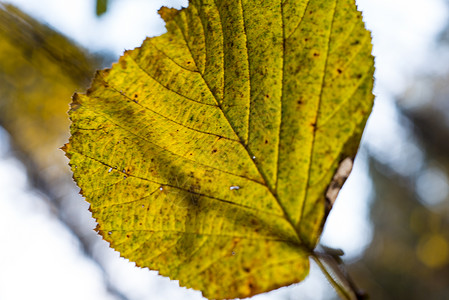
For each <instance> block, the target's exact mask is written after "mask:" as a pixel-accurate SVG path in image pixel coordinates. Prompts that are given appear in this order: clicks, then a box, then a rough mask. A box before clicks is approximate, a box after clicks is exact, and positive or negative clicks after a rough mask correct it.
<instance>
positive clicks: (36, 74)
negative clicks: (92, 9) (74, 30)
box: [0, 4, 98, 178]
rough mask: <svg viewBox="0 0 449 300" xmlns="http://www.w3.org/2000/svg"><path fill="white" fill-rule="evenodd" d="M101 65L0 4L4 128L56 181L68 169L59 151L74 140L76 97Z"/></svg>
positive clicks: (0, 121) (0, 99)
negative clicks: (70, 116) (71, 119)
mask: <svg viewBox="0 0 449 300" xmlns="http://www.w3.org/2000/svg"><path fill="white" fill-rule="evenodd" d="M95 65H98V64H97V63H95V64H94V60H93V59H90V58H88V57H87V56H86V53H85V52H84V51H82V50H80V49H79V48H78V47H77V46H75V45H74V44H73V42H71V41H69V40H68V39H67V38H65V37H64V36H62V35H61V34H58V33H56V32H55V31H54V30H52V29H50V28H48V27H46V26H44V25H42V24H40V23H39V22H37V21H35V20H33V19H32V18H30V17H29V16H27V15H26V14H24V13H22V12H21V11H19V10H18V9H16V8H14V7H13V6H11V5H6V4H0V124H1V125H2V126H3V127H4V128H5V129H6V130H7V131H8V132H9V134H10V135H11V137H12V140H13V143H14V145H15V146H16V148H17V149H18V150H20V152H22V154H25V155H26V156H27V157H28V158H29V159H30V160H31V162H32V163H33V164H35V165H36V166H37V169H39V170H49V168H51V172H54V173H53V174H52V175H51V176H52V177H53V178H57V176H59V172H61V170H66V168H64V167H63V166H64V164H65V160H64V158H63V157H62V156H61V152H60V150H58V148H59V147H60V146H61V145H62V144H63V143H64V141H65V140H66V139H67V137H68V127H69V120H68V117H67V111H68V108H69V106H68V104H69V102H70V98H71V95H72V94H73V91H74V90H76V89H80V88H83V87H84V86H85V85H86V84H87V83H88V82H89V81H90V79H89V78H90V77H91V76H92V74H93V71H92V69H93V68H94V66H95ZM52 166H53V167H52ZM54 166H57V167H56V168H54ZM48 175H49V174H48Z"/></svg>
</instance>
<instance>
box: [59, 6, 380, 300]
mask: <svg viewBox="0 0 449 300" xmlns="http://www.w3.org/2000/svg"><path fill="white" fill-rule="evenodd" d="M160 14H161V16H162V17H163V19H164V20H165V21H166V27H167V33H165V34H164V35H162V36H159V37H154V38H148V39H146V40H145V41H144V43H143V44H142V46H141V47H140V48H137V49H135V50H132V51H126V52H125V54H124V55H123V56H122V57H121V58H120V60H119V62H118V63H117V64H115V65H113V67H112V68H111V69H107V70H103V71H99V72H98V73H97V74H96V76H95V79H94V81H93V83H92V86H91V88H90V89H89V90H88V91H87V93H86V94H84V95H82V94H75V95H74V97H73V103H72V108H71V111H70V117H71V120H72V122H73V123H72V126H71V132H72V137H71V139H70V142H69V143H68V144H67V145H66V146H65V151H66V152H67V155H68V156H69V158H70V164H71V166H72V170H73V172H74V177H75V179H76V181H77V183H78V185H79V186H80V187H81V192H82V194H83V195H84V196H85V197H86V199H87V201H89V203H90V204H91V211H92V214H93V216H94V217H95V218H96V220H97V222H98V227H97V230H98V231H99V233H100V234H101V235H103V237H104V238H105V239H106V240H107V241H109V242H110V244H111V246H112V247H113V248H114V249H116V250H117V251H119V252H120V253H121V255H122V256H123V257H126V258H128V259H130V260H131V261H134V262H136V264H137V265H138V266H141V267H148V268H150V269H153V270H158V271H159V273H160V274H162V275H165V276H169V277H170V278H172V279H175V280H179V282H180V285H182V286H186V287H191V288H194V289H197V290H201V291H202V292H203V294H204V295H205V296H206V297H209V298H220V299H221V298H235V297H247V296H251V295H254V294H257V293H261V292H265V291H269V290H272V289H274V288H277V287H280V286H284V285H288V284H291V283H295V282H299V281H301V280H302V279H303V278H304V277H305V276H306V275H307V274H308V270H309V258H308V257H309V255H310V254H311V253H312V251H313V249H314V247H315V245H316V243H317V241H318V238H319V235H320V233H321V230H322V227H323V224H324V219H325V215H326V191H327V190H328V186H329V184H330V183H331V181H332V178H333V176H334V174H335V172H336V170H337V168H338V166H339V163H340V162H341V161H343V159H345V158H346V157H354V155H355V153H356V150H357V147H358V143H359V140H360V136H361V133H362V131H363V127H364V124H365V122H366V119H367V117H368V115H369V112H370V111H371V107H372V103H373V96H372V92H371V90H372V85H373V70H374V67H373V58H372V56H371V40H370V34H369V32H368V31H367V30H365V28H364V24H363V21H362V16H361V13H360V12H358V11H357V9H356V6H355V4H354V1H353V0H339V1H337V0H334V1H329V0H309V1H307V0H297V1H294V0H291V1H266V0H264V1H260V0H259V1H247V0H241V1H230V0H223V1H212V0H202V1H200V0H192V1H190V4H189V7H188V8H184V9H182V10H180V11H178V10H175V9H168V8H162V9H161V10H160ZM336 177H338V176H336Z"/></svg>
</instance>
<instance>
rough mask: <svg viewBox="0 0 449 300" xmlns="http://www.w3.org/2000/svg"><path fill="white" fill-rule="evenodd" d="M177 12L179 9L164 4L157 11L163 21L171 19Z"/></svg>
mask: <svg viewBox="0 0 449 300" xmlns="http://www.w3.org/2000/svg"><path fill="white" fill-rule="evenodd" d="M178 12H179V10H177V9H175V8H169V7H166V6H162V7H161V8H160V9H159V11H158V13H159V15H160V16H161V18H162V19H163V20H164V21H165V22H169V21H171V20H173V18H174V17H175V16H176V15H177V14H178Z"/></svg>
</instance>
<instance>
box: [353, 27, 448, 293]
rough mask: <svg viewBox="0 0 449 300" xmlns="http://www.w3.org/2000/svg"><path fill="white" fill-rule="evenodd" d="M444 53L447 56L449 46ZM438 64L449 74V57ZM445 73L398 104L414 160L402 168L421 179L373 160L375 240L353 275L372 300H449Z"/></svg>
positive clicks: (422, 80)
mask: <svg viewBox="0 0 449 300" xmlns="http://www.w3.org/2000/svg"><path fill="white" fill-rule="evenodd" d="M447 26H449V24H448V25H447ZM448 29H449V28H448ZM448 29H446V31H448ZM439 47H440V48H439V50H441V51H443V53H445V52H447V49H448V40H447V39H446V40H442V41H440V45H439ZM442 57H443V58H444V56H442ZM438 63H439V64H440V65H441V66H445V68H448V65H449V61H447V57H446V59H442V60H441V61H439V62H438ZM432 67H433V68H435V67H434V66H432ZM440 72H441V73H440V74H439V75H428V76H421V77H418V78H416V79H415V81H414V82H411V83H410V88H409V90H408V91H407V92H406V93H405V94H404V95H403V96H402V97H401V98H400V99H398V105H397V106H398V109H399V112H400V114H401V117H402V126H404V128H405V131H406V132H407V134H408V136H407V141H408V143H409V144H407V145H409V147H407V145H404V146H403V149H402V151H403V153H404V156H406V157H410V158H411V159H408V160H407V161H403V162H398V163H399V164H401V163H402V164H407V165H414V166H413V167H412V168H406V169H407V170H413V171H408V172H404V170H397V169H395V168H394V167H393V166H391V165H388V164H386V163H384V162H383V160H382V157H378V156H377V155H372V156H371V158H370V174H371V178H372V182H373V184H374V195H373V203H372V207H371V220H372V223H373V228H374V239H373V241H372V243H371V245H370V246H369V247H368V248H367V250H366V252H365V254H364V255H363V257H362V258H361V259H360V260H359V261H357V262H355V263H354V264H353V265H352V266H351V268H350V270H351V273H352V274H353V275H354V277H355V278H357V282H358V283H359V285H360V286H362V287H363V288H364V289H365V290H366V291H367V292H368V294H369V295H370V297H371V299H385V300H390V299H391V300H393V299H410V300H421V299H432V300H434V299H435V300H445V299H448V297H449V181H448V178H449V102H448V99H449V89H448V87H449V85H448V82H449V70H446V71H440ZM423 73H426V70H423ZM441 74H443V75H441ZM410 143H413V145H414V147H416V148H414V147H410ZM417 151H418V152H417ZM416 152H417V153H416ZM407 153H414V154H413V155H407ZM398 159H399V160H400V159H401V158H400V157H398Z"/></svg>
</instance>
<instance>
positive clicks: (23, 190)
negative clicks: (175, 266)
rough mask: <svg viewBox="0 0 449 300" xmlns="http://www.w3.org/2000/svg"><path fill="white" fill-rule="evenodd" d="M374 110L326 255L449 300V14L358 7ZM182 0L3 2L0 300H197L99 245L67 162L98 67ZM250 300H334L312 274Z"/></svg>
mask: <svg viewBox="0 0 449 300" xmlns="http://www.w3.org/2000/svg"><path fill="white" fill-rule="evenodd" d="M357 4H358V7H359V9H360V10H362V12H363V15H364V20H365V21H366V24H367V27H368V28H369V29H370V30H371V32H372V36H373V44H374V50H373V51H374V55H375V56H376V73H375V79H376V83H375V90H374V93H375V95H376V100H375V105H374V109H373V113H372V115H371V117H370V119H369V121H368V125H367V128H366V131H365V134H364V137H363V142H362V145H361V147H360V151H359V154H358V156H357V159H356V163H355V166H354V170H353V172H352V174H351V176H350V177H349V179H348V181H347V183H346V184H345V186H344V188H343V190H342V191H341V193H340V195H339V197H338V200H337V202H336V204H335V206H334V208H333V210H332V211H331V214H330V215H329V218H328V221H327V223H326V226H325V229H324V233H323V237H322V240H321V244H323V245H325V246H329V247H333V248H340V249H342V250H343V251H344V252H345V255H344V256H343V260H344V262H345V264H346V266H347V269H348V271H349V274H350V275H351V276H352V277H353V279H354V281H355V282H356V284H357V286H358V287H360V289H362V290H364V291H365V292H366V293H367V294H368V295H369V296H370V298H371V299H448V297H449V296H448V295H449V18H448V17H449V3H448V2H447V1H445V0H376V1H372V0H359V1H357ZM162 5H165V6H170V7H176V8H180V7H181V6H186V5H187V0H182V1H181V0H126V1H125V0H109V1H105V0H100V1H98V3H97V1H96V0H78V1H57V0H41V1H33V0H10V1H3V2H0V126H1V127H0V299H1V300H10V299H46V300H47V299H97V300H103V299H108V300H109V299H110V300H113V299H114V300H125V299H129V300H140V299H202V297H201V294H200V293H199V292H196V291H192V290H187V289H185V288H180V287H179V285H178V283H177V282H176V281H170V280H169V279H167V278H163V277H160V276H158V275H157V273H156V272H153V271H149V270H145V269H140V268H137V267H135V265H134V264H133V263H131V262H129V261H127V260H125V259H123V258H120V257H119V254H118V253H117V252H114V251H113V250H112V249H110V248H109V247H108V244H107V243H106V242H104V241H102V239H101V238H100V237H98V236H97V235H96V233H95V232H94V230H93V228H94V227H95V222H94V220H92V218H91V216H90V213H89V212H88V204H87V203H86V202H85V201H84V200H83V199H82V197H81V196H79V195H78V188H77V187H76V185H75V184H74V183H73V181H72V179H71V174H70V171H69V168H68V166H67V162H68V161H67V159H66V158H65V157H64V154H63V152H62V151H61V150H59V147H61V146H62V145H63V144H64V143H66V142H67V139H68V135H69V134H68V128H69V121H68V118H67V114H66V112H67V111H68V108H69V106H68V105H69V103H70V97H71V95H72V94H73V92H74V91H80V92H83V91H84V90H85V89H86V88H87V87H88V85H89V82H90V80H91V78H92V76H93V73H94V70H95V69H98V68H104V67H109V66H110V65H111V63H112V62H113V61H116V60H117V59H118V57H119V56H120V55H121V54H122V53H123V51H124V50H125V49H132V48H135V47H138V46H140V44H141V43H142V41H143V39H144V38H145V37H146V36H155V35H159V34H161V33H163V32H164V31H165V29H164V24H163V22H162V20H161V19H160V17H159V16H158V15H157V10H158V9H159V8H160V6H162ZM253 299H258V300H261V299H267V300H268V299H285V300H289V299H314V300H315V299H338V298H337V295H336V294H335V292H334V291H333V289H332V288H331V287H330V285H329V284H328V283H327V282H326V279H325V278H324V276H323V275H322V274H321V272H320V270H319V269H318V267H317V266H316V265H314V264H312V269H311V275H310V276H309V277H308V279H307V280H305V281H304V282H303V283H300V284H296V285H292V286H290V287H285V288H281V289H279V290H276V291H273V292H270V293H266V294H263V295H259V296H256V297H253Z"/></svg>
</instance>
